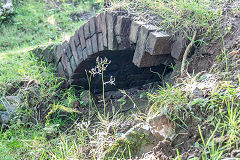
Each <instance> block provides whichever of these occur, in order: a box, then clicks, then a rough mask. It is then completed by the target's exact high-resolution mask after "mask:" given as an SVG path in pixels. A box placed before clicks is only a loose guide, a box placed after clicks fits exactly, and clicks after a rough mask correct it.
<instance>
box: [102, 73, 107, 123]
mask: <svg viewBox="0 0 240 160" xmlns="http://www.w3.org/2000/svg"><path fill="white" fill-rule="evenodd" d="M102 89H103V107H104V118H106V103H105V96H104V92H105V91H104V79H103V70H102Z"/></svg>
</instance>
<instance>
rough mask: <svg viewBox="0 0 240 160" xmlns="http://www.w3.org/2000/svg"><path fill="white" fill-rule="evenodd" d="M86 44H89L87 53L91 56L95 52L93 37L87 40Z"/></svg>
mask: <svg viewBox="0 0 240 160" xmlns="http://www.w3.org/2000/svg"><path fill="white" fill-rule="evenodd" d="M86 45H87V47H86V50H87V55H88V56H90V55H92V54H93V49H92V42H91V38H89V39H87V40H86Z"/></svg>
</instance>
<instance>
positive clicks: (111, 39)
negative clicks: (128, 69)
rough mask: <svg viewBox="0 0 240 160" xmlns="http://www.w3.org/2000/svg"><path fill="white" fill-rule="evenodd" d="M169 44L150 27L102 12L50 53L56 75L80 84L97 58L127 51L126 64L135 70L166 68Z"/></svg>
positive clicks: (168, 62)
mask: <svg viewBox="0 0 240 160" xmlns="http://www.w3.org/2000/svg"><path fill="white" fill-rule="evenodd" d="M171 44H172V43H171V40H170V35H168V34H167V33H163V32H160V31H158V28H157V27H155V26H153V25H149V24H145V23H144V22H139V21H134V20H132V19H131V18H130V17H128V16H126V15H120V14H117V13H113V12H104V13H100V14H99V15H97V16H95V17H92V18H90V20H89V21H87V22H86V23H85V24H84V25H83V26H81V27H80V28H79V29H78V30H77V31H76V32H75V34H74V35H73V36H72V37H71V38H70V40H69V42H63V43H62V44H60V45H58V46H57V47H56V48H55V51H54V52H55V59H56V62H57V66H58V72H59V75H60V76H62V77H64V78H67V79H69V80H70V82H71V83H73V84H79V85H80V84H81V83H80V79H81V78H84V77H83V76H85V77H86V75H83V73H84V71H85V69H87V68H89V66H91V65H92V64H91V63H92V62H93V59H95V58H96V57H98V56H100V55H101V56H103V57H104V54H105V53H106V54H108V55H109V51H123V50H131V51H132V52H133V55H132V56H130V57H128V62H131V63H133V64H134V65H135V66H137V67H138V68H145V67H152V66H158V65H160V64H164V65H168V64H170V63H172V62H173V58H172V57H171ZM119 54H121V52H119ZM120 57H121V56H119V58H120ZM115 58H116V56H115ZM126 64H128V63H126ZM91 67H94V65H93V66H91Z"/></svg>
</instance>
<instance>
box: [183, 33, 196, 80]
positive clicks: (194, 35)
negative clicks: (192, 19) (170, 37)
mask: <svg viewBox="0 0 240 160" xmlns="http://www.w3.org/2000/svg"><path fill="white" fill-rule="evenodd" d="M196 36H197V30H195V31H194V33H193V37H192V40H191V43H189V45H188V46H187V48H186V50H185V52H184V55H183V59H182V66H181V77H182V76H183V72H184V68H185V63H186V59H187V56H188V54H189V52H190V50H191V48H192V46H193V44H194V42H195V39H196Z"/></svg>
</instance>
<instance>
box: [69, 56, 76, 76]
mask: <svg viewBox="0 0 240 160" xmlns="http://www.w3.org/2000/svg"><path fill="white" fill-rule="evenodd" d="M70 64H71V67H72V70H73V72H74V71H75V70H76V68H77V65H76V62H75V59H74V57H73V56H72V57H71V58H70Z"/></svg>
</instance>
